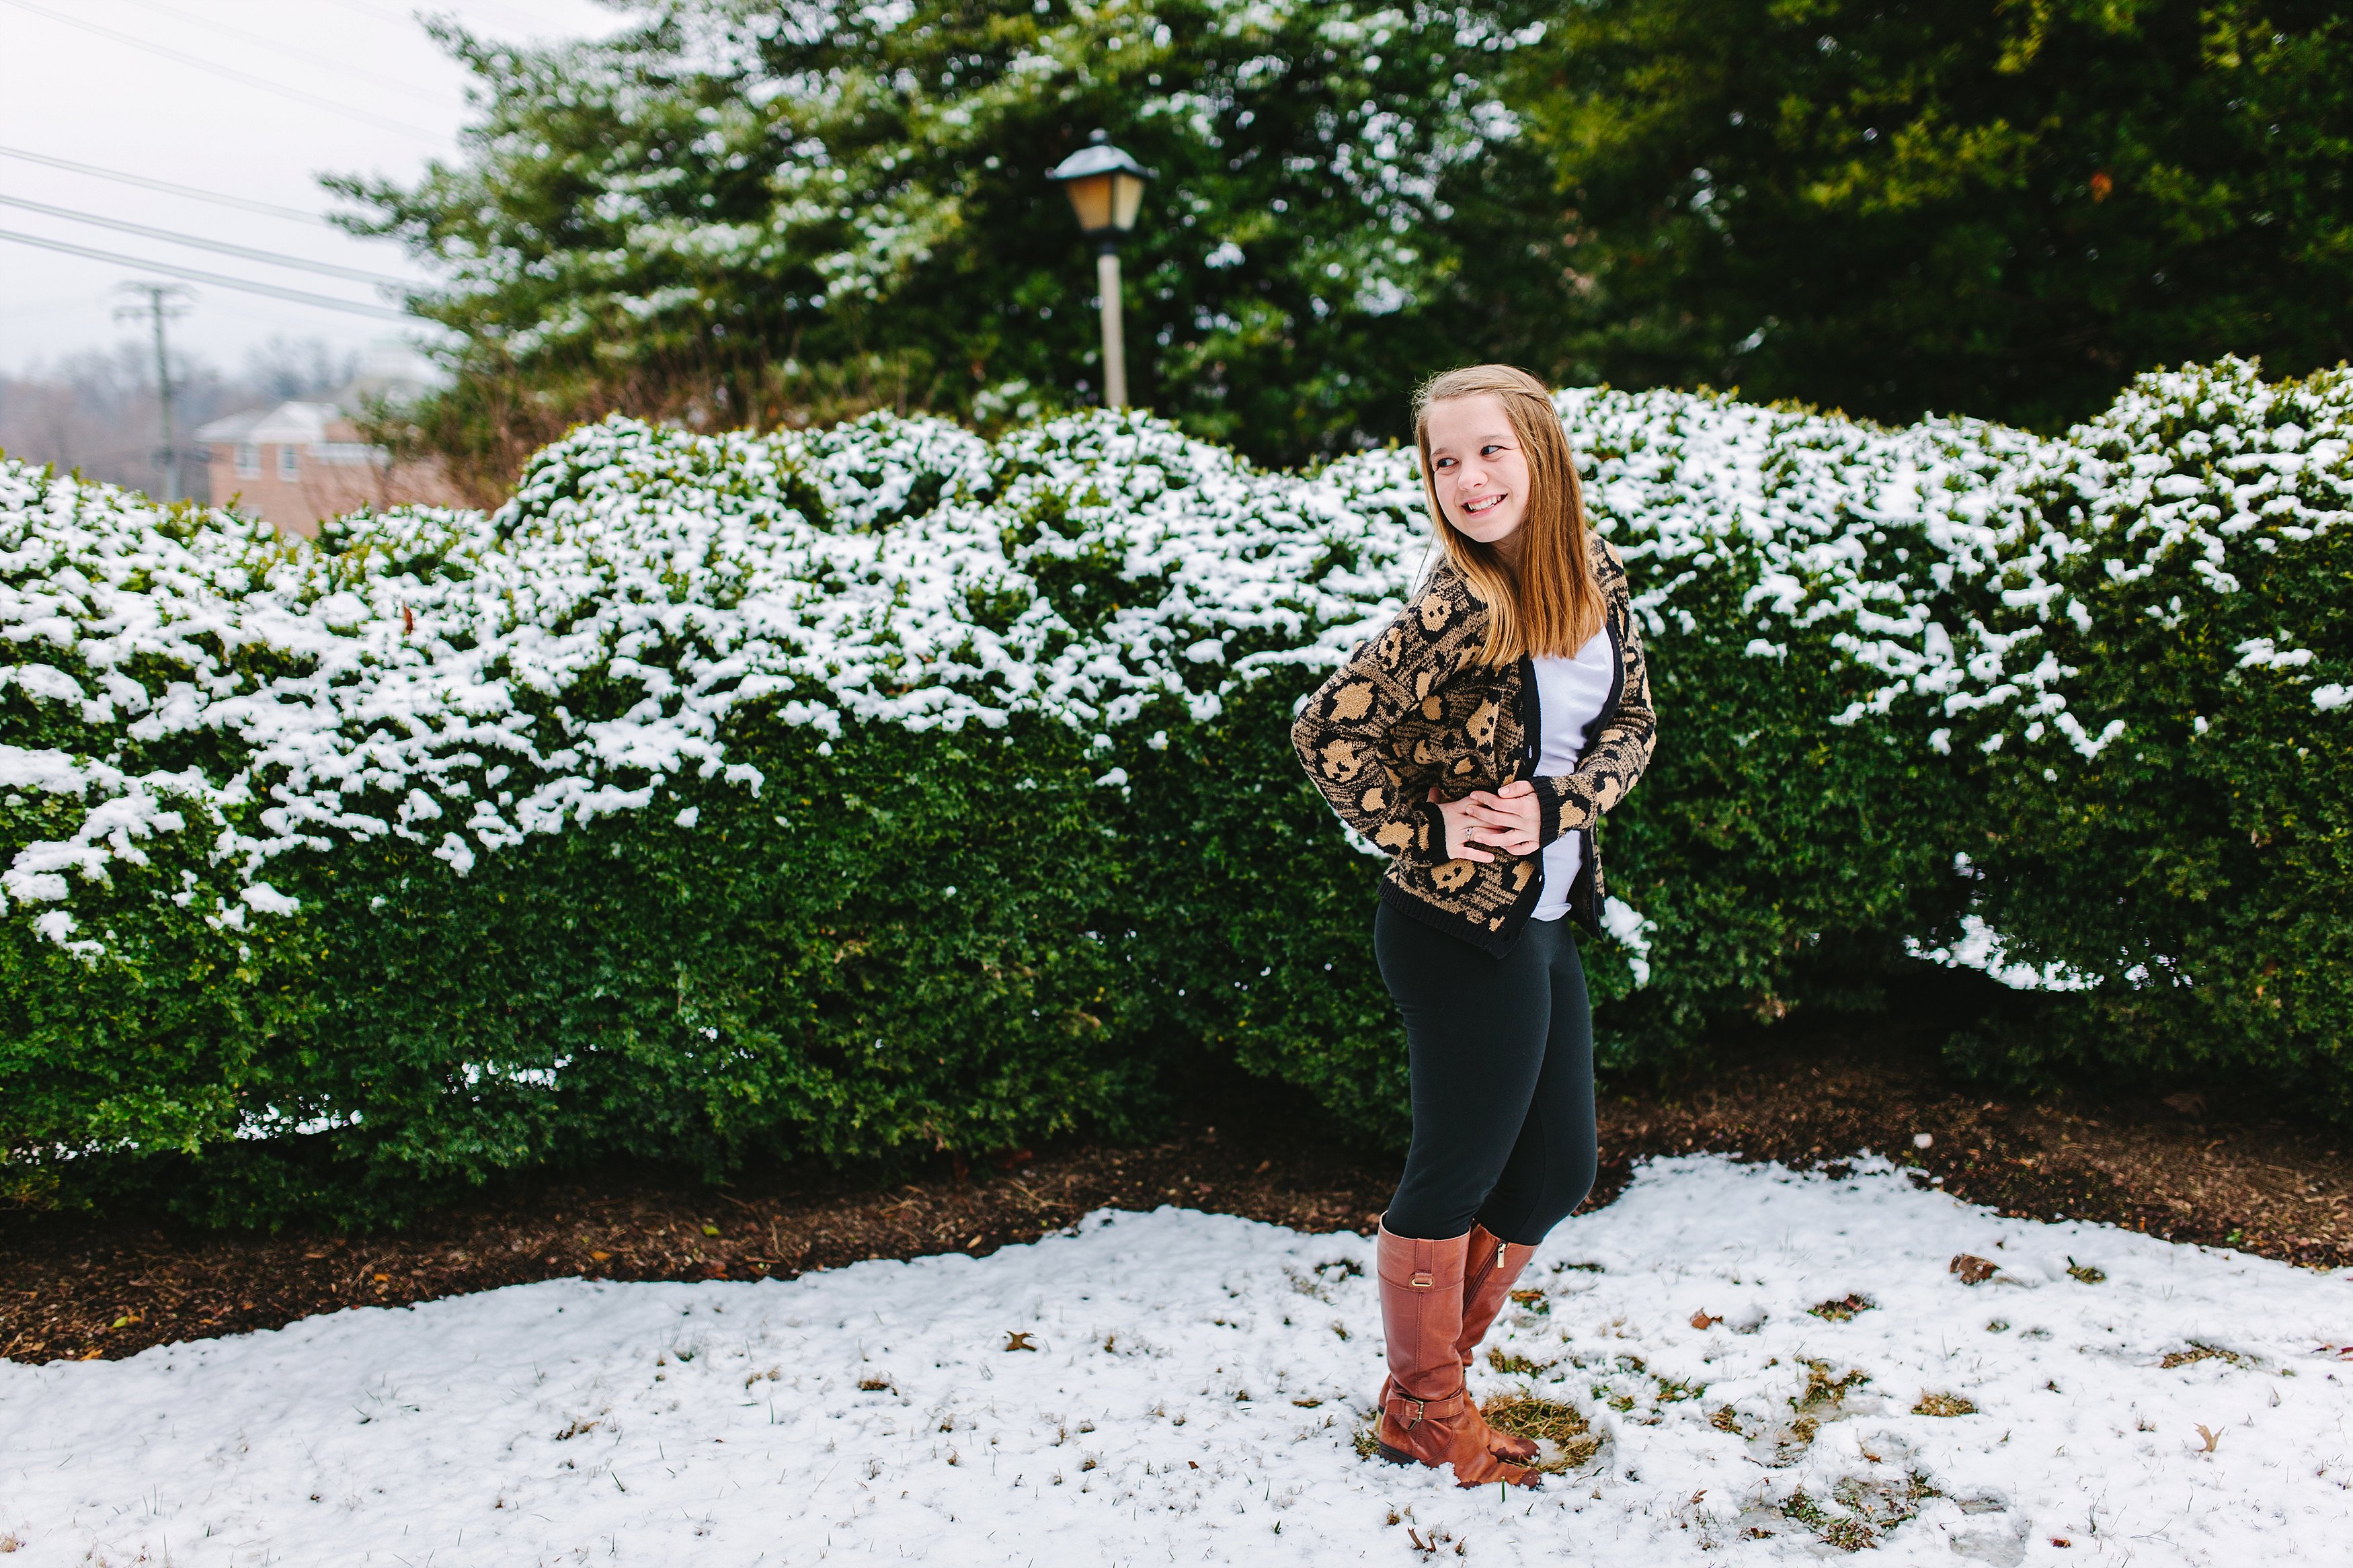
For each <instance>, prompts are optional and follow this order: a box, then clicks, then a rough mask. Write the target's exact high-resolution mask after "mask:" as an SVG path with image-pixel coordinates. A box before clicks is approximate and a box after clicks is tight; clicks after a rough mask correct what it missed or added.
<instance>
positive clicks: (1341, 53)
mask: <svg viewBox="0 0 2353 1568" xmlns="http://www.w3.org/2000/svg"><path fill="white" fill-rule="evenodd" d="M442 37H443V38H444V40H445V42H446V43H447V45H448V47H450V48H451V49H452V50H453V51H454V52H455V53H456V54H457V55H458V56H459V58H461V59H463V60H464V61H465V62H466V63H467V64H468V65H469V66H470V68H472V69H473V71H474V72H475V74H476V75H477V77H478V78H479V79H480V94H481V110H480V118H479V120H478V121H477V123H476V124H475V125H474V127H473V128H472V130H471V131H470V132H469V134H468V136H467V138H466V140H465V142H464V151H463V153H462V154H461V156H460V157H459V158H458V159H457V160H456V161H454V162H450V163H443V164H438V165H436V166H435V167H434V168H433V169H432V170H431V171H430V172H429V174H427V176H426V177H425V178H424V179H422V180H421V181H419V182H418V183H417V184H413V185H400V184H390V183H386V182H382V181H370V180H359V179H340V180H336V181H333V182H331V184H333V185H334V186H335V187H336V188H337V189H338V190H340V191H341V192H342V193H343V194H344V195H347V196H349V197H351V198H353V199H354V200H355V201H356V203H357V204H358V206H359V208H360V209H361V210H360V211H358V212H357V213H355V214H354V215H353V216H352V217H351V218H350V219H349V220H348V221H349V222H350V223H351V224H352V226H353V227H355V228H358V229H360V230H362V231H364V232H372V233H380V234H385V235H391V236H396V237H398V238H399V239H401V240H402V241H403V242H404V243H406V245H407V246H408V247H410V249H411V250H412V251H413V252H415V253H416V254H417V255H418V256H419V257H421V258H425V259H427V261H429V262H431V263H433V264H435V265H437V266H438V268H439V270H440V272H441V274H442V276H443V277H444V278H445V279H447V281H446V283H445V284H444V285H443V286H442V287H439V288H437V289H431V290H427V291H426V292H423V293H421V294H419V295H418V296H417V298H416V299H415V301H414V303H415V305H416V307H417V309H418V310H419V311H420V312H421V313H422V314H424V315H426V316H427V317H430V318H432V319H434V320H436V321H441V322H443V323H446V324H447V325H448V326H450V327H452V328H454V329H456V330H457V331H458V332H459V334H461V335H460V338H459V341H458V344H457V346H456V347H454V348H453V349H451V350H449V351H448V355H449V360H450V364H449V368H450V369H451V370H452V371H453V372H454V373H455V374H454V378H453V380H452V383H451V384H450V385H449V387H448V389H447V390H446V391H445V392H444V393H442V394H441V395H439V396H438V397H437V398H435V399H433V400H431V401H430V402H429V403H428V404H427V405H426V406H425V407H424V408H423V409H422V410H420V411H419V412H418V415H417V423H416V425H415V426H414V427H412V428H409V429H407V430H406V431H405V432H402V433H401V434H402V435H403V436H404V437H405V438H406V440H408V441H410V442H412V443H414V444H417V445H421V446H425V447H431V448H433V449H435V450H438V451H439V452H441V453H442V454H444V455H445V456H447V457H448V458H452V459H453V460H454V462H455V464H456V466H457V467H458V468H459V470H460V471H461V472H463V473H466V474H468V475H470V477H471V478H472V479H474V481H475V482H476V484H477V485H478V486H479V487H480V488H482V489H485V490H494V489H498V488H499V487H501V486H502V485H503V483H504V482H505V480H506V479H508V478H509V477H510V476H512V473H513V472H514V470H515V468H516V466H517V464H518V463H519V462H520V461H521V459H522V457H523V455H524V454H525V453H527V452H528V451H529V450H530V449H531V448H532V447H534V446H536V445H537V444H539V443H540V442H542V441H543V440H545V439H548V438H550V437H554V436H555V435H557V434H559V433H560V432H561V431H562V430H563V429H564V428H565V427H566V426H569V425H570V424H572V423H574V422H575V421H577V420H580V419H583V418H590V417H595V416H599V415H601V414H603V413H605V412H607V411H608V410H612V409H617V408H618V409H626V410H628V411H631V412H635V413H639V414H645V415H650V416H662V417H668V418H672V419H677V420H680V421H682V422H684V423H686V424H689V425H691V426H704V427H715V426H737V425H750V426H775V425H780V424H781V425H792V424H801V423H807V422H821V421H825V420H828V419H831V418H834V417H837V416H841V415H844V414H849V413H855V412H859V411H861V410H864V409H867V408H871V407H877V406H887V407H892V408H895V409H901V410H909V409H919V408H920V409H934V410H939V411H942V412H945V413H949V414H953V415H955V416H959V417H963V418H965V419H968V420H971V421H973V422H975V423H976V424H979V425H981V426H984V427H988V426H996V425H999V424H1002V423H1005V422H1007V421H1009V420H1015V419H1018V418H1021V417H1024V416H1028V415H1029V414H1032V413H1035V412H1039V411H1043V410H1046V409H1050V408H1053V407H1058V406H1066V405H1074V404H1082V403H1086V402H1090V401H1092V400H1093V398H1094V396H1095V395H1097V386H1098V384H1099V378H1100V370H1099V367H1098V366H1097V365H1096V364H1095V363H1094V362H1095V324H1094V313H1093V309H1092V306H1093V300H1092V293H1093V269H1092V267H1091V266H1090V265H1089V263H1088V259H1087V255H1086V247H1085V245H1084V243H1083V242H1082V240H1081V239H1080V237H1078V235H1077V233H1076V231H1075V227H1074V225H1073V224H1072V222H1071V217H1070V215H1069V213H1068V211H1067V210H1066V208H1065V206H1064V204H1063V202H1062V200H1061V197H1060V195H1058V194H1057V193H1056V192H1055V191H1054V190H1053V189H1052V188H1051V187H1050V186H1048V185H1047V184H1045V183H1044V182H1043V180H1042V178H1041V175H1042V174H1043V172H1044V171H1045V169H1046V168H1047V167H1048V166H1050V164H1051V163H1054V162H1055V161H1056V160H1058V159H1059V158H1060V157H1061V156H1062V155H1064V154H1065V153H1068V152H1070V151H1071V149H1072V148H1074V147H1076V146H1078V145H1079V144H1081V143H1082V142H1083V140H1084V139H1085V137H1086V135H1087V133H1088V132H1090V131H1092V130H1093V129H1094V128H1096V127H1102V128H1104V129H1106V130H1108V131H1109V132H1111V134H1112V136H1113V139H1114V140H1115V141H1116V142H1119V143H1120V144H1121V145H1123V146H1124V147H1126V148H1127V149H1128V150H1130V151H1131V152H1133V153H1135V154H1136V155H1137V156H1138V157H1139V158H1140V159H1142V160H1143V161H1144V162H1145V163H1147V164H1151V165H1153V166H1155V168H1156V169H1157V170H1158V172H1159V179H1158V181H1157V183H1156V184H1155V186H1154V188H1153V191H1152V193H1151V195H1150V197H1149V198H1148V203H1149V205H1148V207H1147V210H1146V213H1145V218H1144V220H1143V222H1142V223H1141V224H1140V225H1139V226H1138V229H1137V231H1136V233H1135V235H1134V237H1133V238H1132V240H1131V241H1130V243H1129V246H1128V247H1127V252H1126V255H1127V270H1128V277H1129V279H1130V288H1129V295H1128V310H1129V315H1128V335H1129V342H1130V344H1131V348H1130V358H1131V363H1132V368H1131V380H1132V383H1133V386H1134V396H1135V398H1136V400H1137V401H1138V402H1140V403H1143V404H1145V405H1149V406H1151V407H1153V408H1154V409H1155V410H1156V411H1158V412H1161V413H1163V414H1166V415H1167V416H1170V417H1172V418H1175V419H1176V420H1177V421H1179V422H1180V423H1181V424H1183V425H1184V426H1186V427H1187V428H1188V429H1190V430H1193V431H1195V432H1197V433H1198V434H1200V435H1203V436H1206V437H1212V438H1215V439H1218V440H1220V441H1225V442H1229V443H1231V444H1233V445H1235V446H1237V447H1240V448H1241V449H1242V450H1243V451H1245V452H1246V453H1248V454H1250V456H1252V457H1254V458H1259V459H1261V460H1264V461H1271V462H1282V463H1296V462H1301V461H1305V460H1312V459H1314V458H1318V457H1320V456H1326V455H1330V454H1334V453H1336V452H1341V451H1345V450H1348V449H1351V448H1354V447H1362V446H1365V445H1367V444H1377V443H1379V442H1381V441H1384V440H1386V439H1388V438H1391V437H1395V436H1397V435H1398V434H1399V433H1400V431H1401V428H1402V404H1403V393H1404V391H1405V389H1406V387H1407V386H1408V385H1409V384H1410V383H1411V382H1412V381H1413V380H1414V379H1415V378H1416V377H1417V376H1418V375H1419V374H1422V373H1424V372H1426V371H1428V370H1430V369H1432V368H1435V367H1439V366H1442V365H1446V364H1450V363H1458V362H1461V361H1464V360H1472V359H1505V360H1511V361H1515V362H1518V363H1524V364H1526V365H1528V366H1530V367H1531V368H1533V369H1535V370H1536V371H1537V372H1538V373H1539V374H1543V375H1545V376H1546V377H1547V378H1549V379H1550V380H1552V381H1553V382H1555V383H1558V384H1572V383H1586V382H1596V381H1609V382H1612V383H1615V384H1622V385H1631V386H1648V385H1659V384H1715V385H1718V386H1730V385H1737V386H1739V387H1740V388H1741V389H1742V391H1743V392H1744V393H1745V394H1746V395H1750V396H1756V397H1764V398H1793V399H1799V400H1802V401H1807V402H1812V403H1816V404H1820V405H1835V406H1839V407H1842V408H1844V409H1846V410H1848V411H1850V412H1852V413H1857V414H1862V415H1865V416H1873V417H1875V418H1879V419H1883V420H1889V421H1902V420H1907V419H1910V418H1913V417H1915V416H1918V415H1920V414H1921V413H1923V412H1930V411H1935V412H1959V413H1969V414H1978V415H1984V416H1992V417H1997V418H2001V419H2007V420H2012V421H2017V422H2021V423H2025V424H2029V425H2033V426H2042V427H2051V426H2062V425H2064V424H2065V423H2067V422H2069V421H2071V420H2073V419H2076V418H2079V417H2082V416H2086V415H2088V414H2090V413H2092V412H2093V411H2094V410H2095V409H2097V408H2099V407H2102V406H2104V405H2105V404H2106V403H2107V402H2108V400H2109V399H2110V398H2111V397H2112V396H2113V395H2114V394H2115V393H2116V390H2117V389H2118V388H2119V387H2120V386H2122V385H2123V384H2124V383H2125V381H2126V379H2127V378H2128V376H2129V375H2130V374H2131V373H2133V372H2134V371H2136V370H2138V369H2142V368H2146V367H2148V366H2152V365H2156V364H2159V363H2175V362H2179V361H2182V360H2186V359H2192V358H2196V359H2207V358H2211V357H2213V356H2216V355H2219V354H2221V353H2242V354H2251V355H2260V356H2262V357H2263V361H2264V363H2265V365H2266V368H2267V369H2268V370H2269V371H2270V372H2271V373H2272V374H2295V373H2301V372H2304V371H2306V370H2309V369H2311V368H2314V367H2316V366H2319V365H2323V364H2328V363H2336V362H2337V361H2338V360H2340V359H2341V358H2343V357H2344V356H2345V355H2346V354H2347V353H2348V345H2353V200H2348V192H2347V189H2346V177H2347V176H2346V170H2347V167H2348V155H2353V24H2348V18H2347V17H2346V16H2344V15H2342V14H2340V12H2339V11H2338V9H2337V7H2335V6H2332V5H2327V4H2322V3H2318V0H2277V3H2267V4H2266V5H2263V6H2262V7H2258V6H2256V5H2253V3H2252V0H2219V3H2216V0H2208V3H2204V4H2198V5H2192V4H2189V3H2188V0H2034V3H2032V4H2018V5H1996V4H1992V3H1990V0H1898V3H1893V4H1891V3H1886V0H1874V3H1864V0H1585V3H1583V4H1580V5H1576V6H1570V7H1556V6H1550V5H1538V4H1529V3H1523V0H1476V3H1473V4H1468V5H1458V6H1453V7H1446V8H1440V7H1435V6H1419V7H1414V8H1405V7H1381V6H1377V5H1366V4H1356V3H1350V0H1277V3H1275V4H1263V5H1240V4H1237V3H1235V0H1106V3H1103V4H1086V3H1083V0H1081V3H1073V0H956V3H954V4H949V3H946V0H905V3H903V4H900V5H871V6H862V7H855V8H853V7H849V6H839V5H830V4H798V5H786V6H783V7H781V8H780V7H778V6H776V5H774V4H754V3H752V0H670V3H665V4H648V5H642V6H641V7H640V8H639V9H638V12H637V14H636V16H634V18H633V20H632V24H631V25H630V26H628V27H626V28H625V29H623V30H622V31H621V32H619V33H618V34H617V35H616V36H613V37H607V38H605V39H600V40H597V41H594V42H570V43H564V44H557V45H551V46H531V47H521V46H511V45H503V44H492V43H489V42H486V41H483V40H480V39H477V38H475V37H471V36H470V35H468V34H466V33H465V32H463V31H462V30H459V29H458V28H456V27H454V26H446V27H445V28H444V29H443V32H442Z"/></svg>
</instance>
